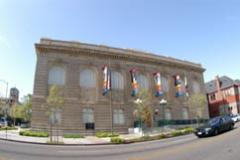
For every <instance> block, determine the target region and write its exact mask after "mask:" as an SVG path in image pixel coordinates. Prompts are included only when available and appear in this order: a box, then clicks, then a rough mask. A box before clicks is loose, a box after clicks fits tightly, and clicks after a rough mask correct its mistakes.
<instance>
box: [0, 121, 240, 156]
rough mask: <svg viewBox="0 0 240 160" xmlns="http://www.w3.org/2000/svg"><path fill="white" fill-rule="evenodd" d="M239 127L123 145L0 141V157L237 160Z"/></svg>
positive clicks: (239, 153) (239, 150)
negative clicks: (200, 135)
mask: <svg viewBox="0 0 240 160" xmlns="http://www.w3.org/2000/svg"><path fill="white" fill-rule="evenodd" d="M239 137H240V128H239V124H238V126H237V127H236V128H235V129H234V130H232V131H229V132H226V133H223V134H220V135H218V136H214V137H208V138H201V139H198V138H197V137H196V136H194V135H193V134H192V135H187V136H181V137H175V138H170V139H164V140H158V141H150V142H141V143H134V144H123V145H102V146H101V145H97V146H49V145H36V144H25V143H15V142H7V141H0V160H43V159H44V160H76V159H79V160H85V159H86V160H118V159H119V160H214V159H218V160H226V159H227V160H238V159H240V141H239Z"/></svg>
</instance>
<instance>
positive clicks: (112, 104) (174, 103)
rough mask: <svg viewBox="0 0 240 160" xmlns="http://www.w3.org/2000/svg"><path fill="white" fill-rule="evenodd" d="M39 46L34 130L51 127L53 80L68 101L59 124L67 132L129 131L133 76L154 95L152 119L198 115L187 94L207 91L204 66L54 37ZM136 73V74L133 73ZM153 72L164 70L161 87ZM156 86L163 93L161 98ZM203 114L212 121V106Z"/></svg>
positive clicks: (34, 103)
mask: <svg viewBox="0 0 240 160" xmlns="http://www.w3.org/2000/svg"><path fill="white" fill-rule="evenodd" d="M35 47H36V52H37V65H36V73H35V83H34V93H33V113H32V128H33V129H47V128H48V127H49V123H48V122H49V120H48V118H47V116H46V114H45V112H46V111H45V110H44V108H42V107H41V106H42V104H44V103H45V102H46V97H47V96H48V94H49V88H50V86H51V85H52V84H56V85H58V86H59V88H60V89H61V95H62V96H63V97H64V100H65V103H64V107H63V108H62V111H61V112H59V113H58V115H57V116H56V117H57V119H58V123H59V125H58V127H59V128H60V129H63V130H64V132H81V133H87V134H91V133H94V132H96V131H99V130H108V131H110V130H111V129H112V128H113V130H114V131H115V132H127V131H128V128H133V127H134V122H135V120H136V119H135V117H134V114H133V113H134V111H135V106H136V104H134V100H136V97H134V96H132V95H131V94H132V90H133V88H132V86H133V85H132V82H133V79H134V80H136V81H137V83H138V89H140V88H145V89H146V90H147V91H148V92H149V93H150V95H151V97H150V98H151V107H152V113H153V114H152V115H153V120H154V121H157V122H158V121H160V120H163V119H167V120H169V121H170V120H172V121H178V120H189V119H193V118H195V117H196V115H194V114H193V113H194V112H190V108H189V107H188V106H187V104H186V97H185V96H183V95H182V93H184V95H185V93H186V92H188V94H190V95H191V94H192V93H203V94H205V90H204V80H203V72H204V69H203V68H202V67H201V65H200V64H195V63H191V62H187V61H182V60H177V59H174V58H170V57H164V56H158V55H153V54H150V53H146V52H142V51H136V50H132V49H121V48H114V47H108V46H104V45H93V44H86V43H79V42H68V41H59V40H51V39H41V41H40V43H37V44H36V45H35ZM104 66H107V67H108V69H109V68H110V69H111V91H110V92H111V94H110V93H108V94H106V95H105V96H103V94H102V91H103V84H104V73H103V67H104ZM133 71H134V75H133V74H130V73H133ZM153 73H160V74H161V77H160V78H161V83H160V84H161V87H159V86H158V85H159V84H158V83H157V82H158V81H157V79H156V77H155V76H156V74H153ZM160 74H157V75H160ZM133 76H134V77H133ZM158 78H159V77H158ZM174 78H175V79H174ZM175 80H177V81H176V82H179V83H175ZM184 82H185V83H184ZM177 84H181V85H182V86H180V88H179V87H178V88H177V89H178V91H179V93H177V94H176V91H177V90H176V85H177ZM185 85H186V86H185ZM157 86H158V87H157ZM183 86H184V87H183ZM156 88H157V89H159V90H158V91H160V92H161V93H160V94H158V95H157V97H156V96H155V93H156ZM186 89H187V90H186ZM180 90H182V91H180ZM200 112H201V115H202V118H204V119H208V109H207V105H206V107H205V108H203V109H202V110H201V111H200ZM157 125H159V123H157ZM160 125H161V124H160Z"/></svg>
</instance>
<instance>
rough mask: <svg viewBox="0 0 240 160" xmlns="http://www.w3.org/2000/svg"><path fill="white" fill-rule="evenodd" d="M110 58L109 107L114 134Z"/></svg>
mask: <svg viewBox="0 0 240 160" xmlns="http://www.w3.org/2000/svg"><path fill="white" fill-rule="evenodd" d="M110 65H111V64H110V58H109V59H108V67H109V73H110V75H109V76H110V78H109V83H110V91H109V107H110V117H111V121H110V122H111V124H110V125H111V132H112V134H113V110H112V86H111V80H112V78H111V76H112V75H111V67H110Z"/></svg>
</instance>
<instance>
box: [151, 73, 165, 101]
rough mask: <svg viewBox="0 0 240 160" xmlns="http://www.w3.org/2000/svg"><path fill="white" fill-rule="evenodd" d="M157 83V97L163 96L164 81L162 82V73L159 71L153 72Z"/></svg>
mask: <svg viewBox="0 0 240 160" xmlns="http://www.w3.org/2000/svg"><path fill="white" fill-rule="evenodd" d="M153 77H154V81H155V85H156V94H155V96H156V97H159V96H162V95H163V91H162V82H161V74H160V73H159V72H156V73H153Z"/></svg>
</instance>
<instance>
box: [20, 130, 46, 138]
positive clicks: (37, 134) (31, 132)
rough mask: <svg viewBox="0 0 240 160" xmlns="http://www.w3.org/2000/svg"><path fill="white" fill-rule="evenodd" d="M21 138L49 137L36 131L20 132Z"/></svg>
mask: <svg viewBox="0 0 240 160" xmlns="http://www.w3.org/2000/svg"><path fill="white" fill-rule="evenodd" d="M19 134H20V135H21V136H30V137H48V136H49V135H48V133H47V132H36V131H20V133H19Z"/></svg>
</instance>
